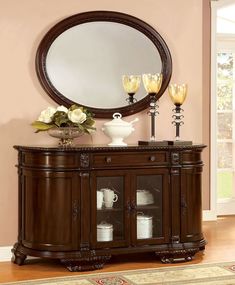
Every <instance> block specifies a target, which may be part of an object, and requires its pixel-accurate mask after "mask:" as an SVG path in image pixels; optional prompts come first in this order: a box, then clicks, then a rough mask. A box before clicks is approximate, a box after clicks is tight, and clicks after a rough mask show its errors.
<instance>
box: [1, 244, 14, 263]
mask: <svg viewBox="0 0 235 285" xmlns="http://www.w3.org/2000/svg"><path fill="white" fill-rule="evenodd" d="M11 249H12V246H1V247H0V262H3V261H11V257H12V253H11Z"/></svg>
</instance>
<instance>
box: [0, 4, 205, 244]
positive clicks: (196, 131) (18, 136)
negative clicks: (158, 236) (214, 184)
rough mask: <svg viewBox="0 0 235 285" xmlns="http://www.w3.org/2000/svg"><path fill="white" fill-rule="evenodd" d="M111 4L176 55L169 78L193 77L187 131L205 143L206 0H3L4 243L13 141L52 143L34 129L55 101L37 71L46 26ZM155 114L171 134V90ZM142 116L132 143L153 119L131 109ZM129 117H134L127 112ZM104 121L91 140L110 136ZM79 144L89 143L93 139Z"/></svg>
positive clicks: (12, 223)
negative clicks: (37, 55)
mask: <svg viewBox="0 0 235 285" xmlns="http://www.w3.org/2000/svg"><path fill="white" fill-rule="evenodd" d="M91 10H113V11H120V12H124V13H128V14H131V15H134V16H136V17H138V18H140V19H142V20H144V21H146V22H148V23H149V24H150V25H152V26H153V27H155V28H156V29H157V31H158V32H159V33H160V34H161V35H162V37H163V38H164V39H165V41H166V43H167V45H168V46H169V49H170V51H171V54H172V60H173V75H172V82H175V83H183V82H185V83H188V86H189V94H188V98H187V100H186V102H185V104H184V109H185V125H184V127H183V128H182V137H183V138H184V139H191V140H193V141H194V142H199V143H201V142H204V143H205V141H203V128H202V119H203V114H202V112H207V113H208V110H204V109H203V108H202V102H203V96H202V94H203V81H202V55H203V49H202V1H199V0H178V1H172V0H145V1H126V0H119V1H110V0H96V1H93V0H86V1H72V0H60V1H58V0H40V1H31V0H21V1H15V0H0V34H1V53H0V63H1V64H0V72H1V73H0V75H1V76H0V83H1V91H0V92H1V103H2V109H1V112H0V133H1V140H0V145H1V165H0V168H1V169H0V175H1V190H0V229H1V232H0V246H1V245H2V246H4V245H5V246H6V245H12V244H13V243H14V242H15V241H16V238H17V169H16V168H15V167H14V166H15V164H16V162H17V153H16V151H15V150H13V148H12V146H13V145H15V144H23V145H29V144H34V145H35V144H40V145H41V144H43V145H45V144H55V143H56V142H55V140H54V139H52V138H50V137H49V136H48V135H47V134H45V133H40V134H35V133H34V131H33V129H32V127H31V126H30V123H31V122H32V121H33V120H35V119H36V118H37V116H38V114H39V113H40V111H41V110H42V109H44V108H46V107H47V106H49V105H56V104H55V103H54V102H53V101H52V100H51V99H50V98H49V97H48V96H47V94H45V92H44V91H43V89H42V88H41V86H40V84H39V82H38V80H37V76H36V73H35V69H34V59H35V53H36V49H37V46H38V44H39V42H40V40H41V39H42V37H43V35H44V34H45V33H46V32H47V30H48V29H49V28H50V27H52V26H53V25H54V24H55V23H56V22H58V21H59V20H61V19H63V18H65V17H67V16H70V15H72V14H76V13H79V12H84V11H91ZM159 105H160V115H159V116H158V118H157V136H158V139H160V140H161V139H172V138H173V137H174V129H173V127H172V126H171V115H172V114H171V109H172V104H171V102H170V99H169V98H168V95H167V94H166V95H165V96H163V97H162V98H161V99H160V104H159ZM133 117H139V119H140V121H139V123H138V124H137V125H136V131H135V133H134V134H132V135H131V136H130V137H129V138H128V140H127V142H128V143H136V141H137V140H139V139H147V138H148V135H149V133H148V128H149V118H148V116H147V115H146V111H143V112H141V113H139V114H136V115H134V116H133ZM125 119H126V120H131V119H132V118H125ZM103 123H104V121H103V120H97V129H98V131H97V132H96V134H95V135H94V137H93V142H94V143H104V144H106V143H107V142H108V139H107V138H106V137H105V136H104V134H103V133H102V132H101V130H100V127H101V125H102V124H103ZM81 142H82V143H89V144H90V143H92V142H91V140H90V138H89V137H83V138H81ZM206 176H207V179H206V180H205V183H204V185H205V188H204V205H205V208H206V207H208V193H209V192H208V191H209V189H208V175H206Z"/></svg>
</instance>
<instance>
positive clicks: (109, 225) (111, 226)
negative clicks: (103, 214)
mask: <svg viewBox="0 0 235 285" xmlns="http://www.w3.org/2000/svg"><path fill="white" fill-rule="evenodd" d="M112 228H113V225H112V224H108V223H106V222H101V223H100V224H98V225H97V229H112Z"/></svg>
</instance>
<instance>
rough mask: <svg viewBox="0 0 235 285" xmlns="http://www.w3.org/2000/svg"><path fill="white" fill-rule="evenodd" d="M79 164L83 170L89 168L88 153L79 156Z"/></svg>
mask: <svg viewBox="0 0 235 285" xmlns="http://www.w3.org/2000/svg"><path fill="white" fill-rule="evenodd" d="M80 164H81V167H84V168H87V167H89V154H88V153H81V154H80Z"/></svg>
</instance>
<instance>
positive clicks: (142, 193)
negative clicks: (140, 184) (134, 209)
mask: <svg viewBox="0 0 235 285" xmlns="http://www.w3.org/2000/svg"><path fill="white" fill-rule="evenodd" d="M136 198H137V206H144V205H150V204H153V203H154V199H153V194H152V193H150V191H148V190H140V189H139V190H137V194H136Z"/></svg>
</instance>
